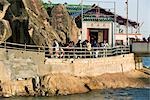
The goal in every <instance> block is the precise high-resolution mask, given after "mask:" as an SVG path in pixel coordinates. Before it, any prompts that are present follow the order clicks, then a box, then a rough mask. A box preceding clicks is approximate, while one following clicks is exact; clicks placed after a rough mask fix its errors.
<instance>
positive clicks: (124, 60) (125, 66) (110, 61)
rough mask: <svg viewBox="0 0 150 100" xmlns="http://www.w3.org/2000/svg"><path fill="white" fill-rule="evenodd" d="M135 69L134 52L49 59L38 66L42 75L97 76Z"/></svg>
mask: <svg viewBox="0 0 150 100" xmlns="http://www.w3.org/2000/svg"><path fill="white" fill-rule="evenodd" d="M134 69H135V61H134V54H124V55H119V56H113V57H105V58H93V59H47V60H46V62H45V65H40V66H39V67H38V73H39V74H40V75H44V74H48V73H50V72H51V73H69V74H72V75H76V76H96V75H101V74H104V73H117V72H127V71H131V70H134Z"/></svg>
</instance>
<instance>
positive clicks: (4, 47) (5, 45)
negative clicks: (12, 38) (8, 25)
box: [4, 41, 7, 49]
mask: <svg viewBox="0 0 150 100" xmlns="http://www.w3.org/2000/svg"><path fill="white" fill-rule="evenodd" d="M6 44H7V43H6V41H5V42H4V48H5V49H6V48H7V47H6Z"/></svg>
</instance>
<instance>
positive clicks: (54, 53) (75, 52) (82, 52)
mask: <svg viewBox="0 0 150 100" xmlns="http://www.w3.org/2000/svg"><path fill="white" fill-rule="evenodd" d="M0 48H5V49H13V50H24V51H33V52H45V57H48V58H98V57H109V56H115V55H121V54H127V53H130V47H129V46H116V47H93V48H92V49H91V50H90V51H89V50H87V48H86V47H60V48H59V49H58V50H56V48H55V47H51V48H48V46H36V45H27V44H18V43H10V42H4V43H2V44H1V45H0Z"/></svg>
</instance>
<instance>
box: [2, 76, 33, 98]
mask: <svg viewBox="0 0 150 100" xmlns="http://www.w3.org/2000/svg"><path fill="white" fill-rule="evenodd" d="M1 87H2V94H3V96H4V97H10V96H29V95H30V96H32V95H34V93H35V92H34V90H33V85H32V79H28V80H17V81H7V82H4V83H2V85H1Z"/></svg>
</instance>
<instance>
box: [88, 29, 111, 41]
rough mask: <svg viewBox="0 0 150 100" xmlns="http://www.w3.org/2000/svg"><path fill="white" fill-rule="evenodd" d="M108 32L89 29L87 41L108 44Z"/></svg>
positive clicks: (107, 30)
mask: <svg viewBox="0 0 150 100" xmlns="http://www.w3.org/2000/svg"><path fill="white" fill-rule="evenodd" d="M108 32H109V29H95V28H90V29H89V41H92V40H93V39H94V40H95V41H96V42H97V43H103V42H104V41H106V42H107V43H108V42H109V40H108Z"/></svg>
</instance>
